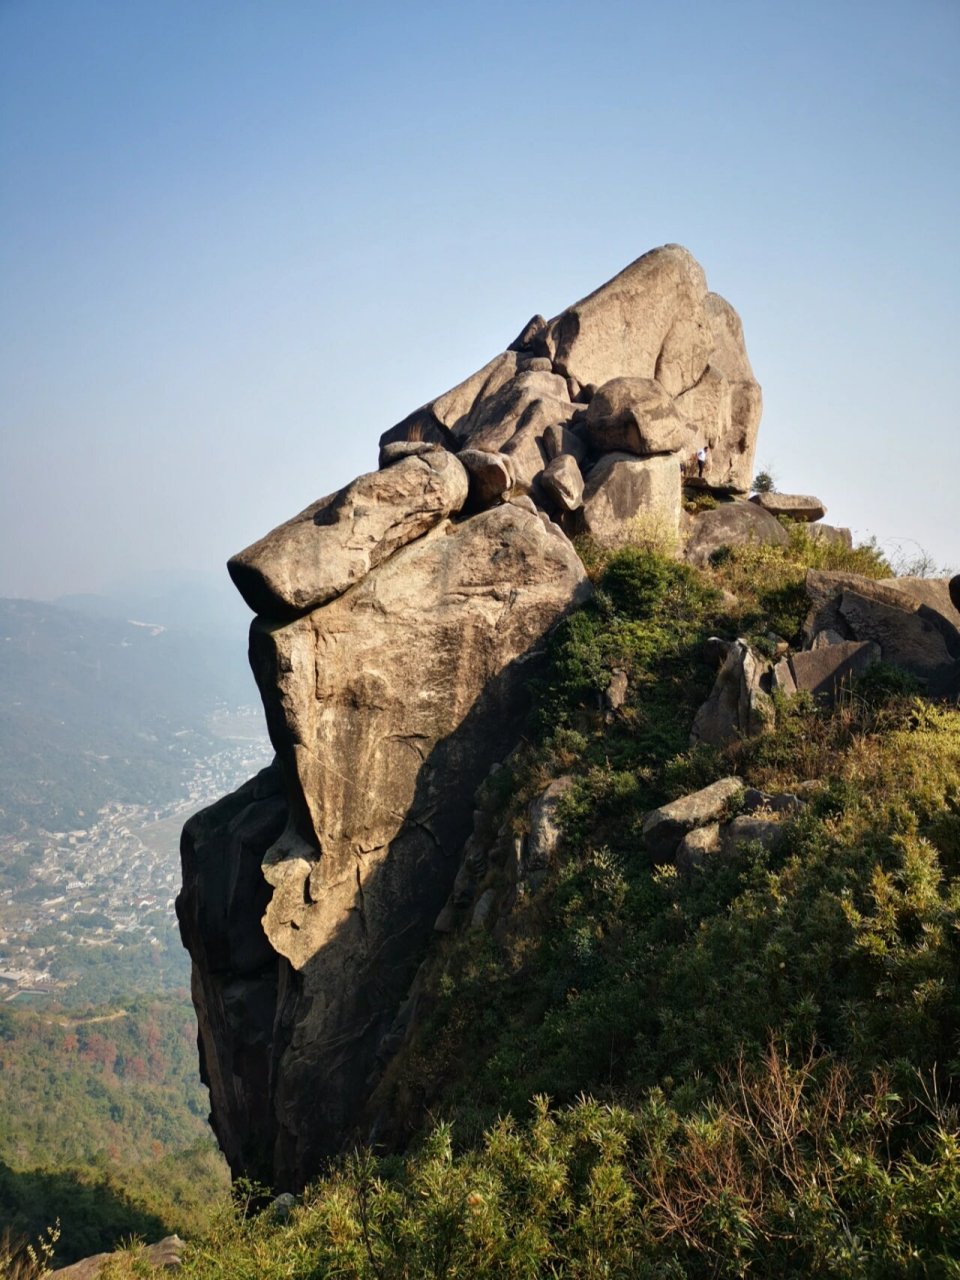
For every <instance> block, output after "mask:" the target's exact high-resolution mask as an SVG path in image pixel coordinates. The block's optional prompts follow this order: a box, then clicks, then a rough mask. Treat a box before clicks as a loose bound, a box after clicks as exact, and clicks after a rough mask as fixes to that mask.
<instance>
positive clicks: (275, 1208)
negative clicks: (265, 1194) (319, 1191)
mask: <svg viewBox="0 0 960 1280" xmlns="http://www.w3.org/2000/svg"><path fill="white" fill-rule="evenodd" d="M296 1207H297V1197H296V1196H295V1195H293V1193H292V1192H290V1191H282V1192H281V1193H280V1195H278V1196H277V1198H276V1199H275V1200H274V1201H273V1202H272V1203H271V1205H270V1207H269V1209H268V1210H267V1212H268V1213H269V1214H270V1216H271V1217H272V1218H274V1219H275V1220H276V1221H277V1222H286V1220H287V1219H288V1218H289V1217H290V1215H291V1213H293V1211H294V1209H295V1208H296Z"/></svg>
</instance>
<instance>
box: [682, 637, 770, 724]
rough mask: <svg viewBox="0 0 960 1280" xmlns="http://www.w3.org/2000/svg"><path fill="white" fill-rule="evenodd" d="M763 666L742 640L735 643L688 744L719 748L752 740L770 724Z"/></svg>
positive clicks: (699, 714)
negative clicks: (704, 743)
mask: <svg viewBox="0 0 960 1280" xmlns="http://www.w3.org/2000/svg"><path fill="white" fill-rule="evenodd" d="M766 674H767V668H766V666H765V665H764V664H763V663H762V662H761V661H760V660H759V659H758V658H757V657H756V655H755V654H754V653H753V651H752V649H751V648H750V646H749V645H748V644H747V642H746V641H745V640H734V641H733V643H732V644H731V645H730V646H729V647H728V649H727V656H726V658H725V659H724V662H723V666H722V667H721V668H720V671H719V673H718V675H717V678H716V680H715V681H714V685H713V689H712V690H711V692H710V697H709V698H708V699H707V701H706V702H705V703H704V704H703V705H702V706H701V707H700V709H699V711H698V712H697V714H696V716H695V717H694V721H693V728H692V729H691V730H690V741H691V743H697V742H706V743H709V745H710V746H714V747H722V746H725V745H726V744H727V743H728V742H734V741H736V739H737V738H752V737H754V736H755V735H756V734H758V733H761V732H762V731H763V729H765V728H766V726H767V725H768V724H769V723H770V721H771V719H772V716H773V707H772V704H771V701H770V693H769V689H768V688H767V689H765V688H764V687H763V686H764V677H765V676H766Z"/></svg>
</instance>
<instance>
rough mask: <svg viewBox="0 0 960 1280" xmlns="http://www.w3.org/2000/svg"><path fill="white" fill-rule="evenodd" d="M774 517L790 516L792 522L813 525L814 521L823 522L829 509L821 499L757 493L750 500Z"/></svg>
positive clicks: (799, 495)
mask: <svg viewBox="0 0 960 1280" xmlns="http://www.w3.org/2000/svg"><path fill="white" fill-rule="evenodd" d="M750 501H751V502H755V503H756V504H757V506H758V507H763V509H764V511H769V512H770V514H771V515H772V516H789V517H790V519H791V520H802V521H805V522H806V523H807V524H812V523H813V521H814V520H822V519H823V517H824V516H825V515H826V514H827V508H826V507H825V506H824V505H823V503H822V502H821V501H820V499H819V498H813V497H811V496H810V495H809V494H801V493H755V494H754V495H753V497H752V498H751V499H750Z"/></svg>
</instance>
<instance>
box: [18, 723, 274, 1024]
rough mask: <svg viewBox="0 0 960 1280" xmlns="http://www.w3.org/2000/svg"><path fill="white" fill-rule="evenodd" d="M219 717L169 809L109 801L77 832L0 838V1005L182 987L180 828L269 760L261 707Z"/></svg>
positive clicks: (185, 965) (185, 971)
mask: <svg viewBox="0 0 960 1280" xmlns="http://www.w3.org/2000/svg"><path fill="white" fill-rule="evenodd" d="M225 714H226V715H227V716H228V719H229V723H228V724H226V726H225V730H224V732H223V736H222V740H221V743H220V745H219V749H218V750H216V751H214V752H213V753H212V754H209V755H207V756H206V757H204V758H193V759H189V761H186V760H185V777H184V785H183V791H182V795H180V796H179V797H178V798H177V799H176V800H175V801H172V802H170V801H168V802H166V803H163V804H159V803H158V804H153V805H151V804H147V803H144V804H119V803H111V804H107V805H104V806H103V807H102V808H101V809H100V810H99V811H98V812H97V813H96V814H94V815H92V817H91V821H90V823H89V825H88V826H85V827H82V828H78V829H75V830H68V831H46V830H43V829H42V828H40V829H36V830H28V831H25V832H23V833H20V834H17V835H8V836H2V837H0V868H3V874H2V875H0V1002H4V1001H7V1002H9V1001H12V1000H17V1001H18V1003H19V1002H22V1001H24V1000H29V1001H32V1002H33V1001H36V1000H37V999H39V998H43V997H47V998H53V999H56V1000H59V1001H67V1002H69V1003H77V1002H83V1003H86V1002H87V1001H95V1000H98V999H101V998H103V997H104V996H106V995H109V993H110V991H111V989H112V986H113V985H114V984H116V985H117V986H118V987H123V988H126V989H131V988H133V989H136V988H137V987H139V986H140V985H141V983H142V985H144V987H145V989H154V990H156V989H172V988H177V987H185V986H187V985H188V983H189V959H188V957H187V955H186V952H184V951H183V949H182V947H181V944H180V939H179V935H178V932H177V923H176V916H175V912H174V900H175V898H176V895H177V892H178V890H179V887H180V857H179V839H180V830H181V828H182V826H183V824H184V822H185V821H186V819H187V818H188V817H189V816H190V814H191V813H195V812H196V811H197V810H198V809H200V808H202V807H203V806H204V805H206V804H209V803H212V802H213V801H214V800H215V799H217V798H218V797H219V796H222V795H223V794H224V793H225V792H227V791H230V790H233V789H234V788H235V787H237V786H238V785H239V784H240V783H242V782H243V781H245V780H246V779H247V778H249V777H251V776H252V775H253V774H254V773H256V772H257V771H258V770H259V769H261V768H263V767H264V766H265V765H266V764H268V763H269V762H270V759H271V758H272V749H271V747H270V744H269V741H268V739H267V736H266V732H265V730H264V728H263V720H262V713H261V712H260V711H259V709H254V708H242V709H239V710H235V711H231V712H230V713H225Z"/></svg>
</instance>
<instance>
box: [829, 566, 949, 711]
mask: <svg viewBox="0 0 960 1280" xmlns="http://www.w3.org/2000/svg"><path fill="white" fill-rule="evenodd" d="M907 581H908V583H909V585H906V586H905V587H903V588H901V587H900V586H899V585H898V582H899V579H897V578H890V579H886V580H885V581H883V582H877V581H875V580H874V579H872V578H865V577H863V576H861V575H860V574H855V573H842V572H835V571H829V570H825V569H810V570H808V572H807V579H806V586H807V595H808V596H809V597H810V601H811V606H812V607H811V610H810V613H809V615H808V617H807V620H806V622H805V624H804V634H805V636H806V638H807V640H808V641H812V640H813V638H814V637H815V636H816V635H817V634H818V633H819V632H822V631H833V632H836V633H837V634H839V635H840V636H842V637H843V638H844V639H849V640H872V641H874V642H875V643H876V644H878V645H879V646H880V650H881V655H882V657H883V660H884V661H885V662H892V663H894V664H895V665H897V666H900V667H903V668H904V670H906V671H910V672H913V673H914V674H915V675H918V676H921V677H922V678H924V679H934V681H935V682H936V681H939V680H940V679H947V678H950V679H952V675H953V672H954V668H955V664H956V662H957V660H958V659H960V630H958V629H957V627H956V626H955V625H954V624H953V623H952V622H950V621H948V619H947V618H946V617H945V616H944V614H943V612H942V611H941V610H942V609H943V608H944V607H945V604H946V602H945V601H944V600H943V598H942V596H941V595H940V593H937V597H938V598H937V604H938V606H939V607H937V608H933V607H931V606H930V605H929V604H927V603H926V602H925V600H924V599H923V596H922V594H921V591H920V589H919V588H918V587H917V586H916V585H915V584H914V583H910V580H907ZM923 594H926V593H923ZM948 594H949V588H948ZM934 687H937V686H936V683H935V686H934Z"/></svg>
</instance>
